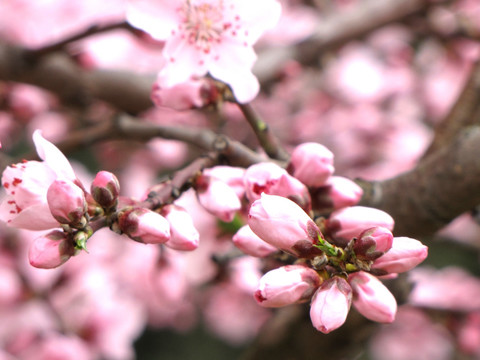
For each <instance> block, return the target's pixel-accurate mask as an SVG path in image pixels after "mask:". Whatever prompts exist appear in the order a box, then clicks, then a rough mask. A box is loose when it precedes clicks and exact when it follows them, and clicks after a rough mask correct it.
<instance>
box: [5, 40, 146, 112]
mask: <svg viewBox="0 0 480 360" xmlns="http://www.w3.org/2000/svg"><path fill="white" fill-rule="evenodd" d="M154 80H155V78H154V76H152V77H146V76H141V75H138V74H134V73H127V72H121V71H107V70H92V71H88V70H85V69H82V68H81V67H80V66H78V64H76V63H75V62H74V61H73V60H72V59H71V58H70V57H69V56H68V55H67V54H64V53H61V52H54V53H50V54H47V55H45V56H42V57H40V58H38V59H36V60H34V61H32V59H31V58H30V55H29V50H27V49H24V48H21V47H18V46H15V45H8V44H2V43H0V81H14V82H21V83H27V84H31V85H36V86H39V87H41V88H44V89H47V90H49V91H51V92H53V93H54V94H56V95H57V96H58V97H59V98H60V99H61V100H62V101H63V102H64V103H65V104H67V105H72V106H76V107H86V106H88V105H89V104H91V103H92V102H93V101H94V100H96V99H99V100H103V101H105V102H107V103H110V104H111V105H113V106H115V107H116V108H117V109H119V110H123V111H126V112H128V113H131V114H137V113H140V112H142V111H145V110H147V109H149V108H150V107H152V106H153V104H152V102H151V100H150V92H151V86H152V84H153V82H154Z"/></svg>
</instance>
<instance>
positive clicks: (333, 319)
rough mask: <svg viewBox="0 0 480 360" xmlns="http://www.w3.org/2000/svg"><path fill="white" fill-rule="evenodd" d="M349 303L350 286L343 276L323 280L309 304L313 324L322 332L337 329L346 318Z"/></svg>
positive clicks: (350, 295)
mask: <svg viewBox="0 0 480 360" xmlns="http://www.w3.org/2000/svg"><path fill="white" fill-rule="evenodd" d="M351 304H352V288H351V287H350V285H349V284H348V282H347V281H346V280H345V279H344V278H341V277H338V276H334V277H332V278H330V279H328V280H326V281H324V282H323V284H322V285H320V287H319V288H318V290H317V291H316V292H315V294H314V295H313V298H312V303H311V304H310V319H311V320H312V324H313V326H315V328H316V329H317V330H319V331H321V332H322V333H324V334H328V333H329V332H331V331H333V330H335V329H338V328H339V327H340V326H342V325H343V323H344V322H345V320H346V319H347V315H348V312H349V311H350V306H351Z"/></svg>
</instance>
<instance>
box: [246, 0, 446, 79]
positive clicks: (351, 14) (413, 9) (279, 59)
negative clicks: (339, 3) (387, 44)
mask: <svg viewBox="0 0 480 360" xmlns="http://www.w3.org/2000/svg"><path fill="white" fill-rule="evenodd" d="M445 1H446V0H439V1H436V2H432V1H429V0H364V1H359V2H358V4H357V5H355V6H353V7H352V8H351V9H350V10H346V11H342V12H335V13H332V14H330V15H328V16H326V17H325V18H323V19H320V20H319V23H318V26H317V29H316V30H315V32H314V34H313V35H311V36H310V37H309V38H307V39H305V40H304V41H302V42H300V43H298V44H295V45H290V46H283V47H282V46H278V47H275V48H270V49H267V50H265V51H264V52H262V53H260V54H259V59H258V61H257V63H256V64H255V66H254V73H255V74H256V76H257V77H258V79H259V81H260V82H261V83H265V82H268V81H270V80H271V79H272V78H274V77H275V75H276V73H277V71H278V70H279V68H281V67H282V65H283V64H284V63H286V62H287V61H289V60H296V61H298V62H299V63H300V64H303V65H312V64H317V63H318V59H319V58H320V55H321V54H322V52H325V51H327V50H330V49H334V48H336V47H338V46H341V45H343V44H345V43H346V42H348V41H351V40H354V39H360V38H362V37H363V36H365V35H367V34H369V33H370V32H372V31H374V30H376V29H378V28H380V27H382V26H385V25H388V24H392V23H396V22H401V21H403V20H405V19H407V18H409V17H411V16H413V15H418V14H422V13H423V12H424V11H425V10H427V9H428V8H429V7H430V6H434V5H438V4H439V3H442V2H445Z"/></svg>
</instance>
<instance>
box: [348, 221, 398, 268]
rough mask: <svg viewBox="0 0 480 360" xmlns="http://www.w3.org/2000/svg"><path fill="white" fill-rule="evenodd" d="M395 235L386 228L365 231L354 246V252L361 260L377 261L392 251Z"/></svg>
mask: <svg viewBox="0 0 480 360" xmlns="http://www.w3.org/2000/svg"><path fill="white" fill-rule="evenodd" d="M392 243H393V235H392V232H391V231H390V230H388V229H387V228H384V227H373V228H370V229H367V230H365V231H363V232H362V233H361V234H360V236H359V237H358V238H357V239H356V241H355V244H354V245H353V251H354V252H355V255H356V257H357V258H359V259H364V260H375V259H377V258H379V257H380V256H382V255H383V254H384V253H385V252H387V251H388V250H390V248H391V247H392Z"/></svg>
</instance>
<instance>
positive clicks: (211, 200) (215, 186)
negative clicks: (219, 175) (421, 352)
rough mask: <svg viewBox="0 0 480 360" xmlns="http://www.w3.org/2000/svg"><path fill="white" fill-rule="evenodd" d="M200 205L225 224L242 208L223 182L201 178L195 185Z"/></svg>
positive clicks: (236, 197)
mask: <svg viewBox="0 0 480 360" xmlns="http://www.w3.org/2000/svg"><path fill="white" fill-rule="evenodd" d="M196 190H197V198H198V201H199V202H200V204H201V205H202V206H203V207H204V208H205V209H206V210H207V211H208V212H209V213H211V214H213V215H215V216H216V217H218V218H219V219H220V220H222V221H225V222H231V221H232V220H233V218H234V217H235V214H236V212H237V211H239V210H240V209H241V208H242V204H241V202H240V199H239V198H238V196H237V194H236V193H235V191H234V190H233V189H232V188H231V187H230V186H228V185H227V184H226V183H224V182H223V181H220V180H217V179H215V178H212V177H208V176H203V175H202V176H201V177H200V178H199V179H197V184H196Z"/></svg>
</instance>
